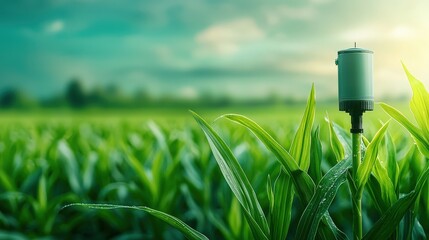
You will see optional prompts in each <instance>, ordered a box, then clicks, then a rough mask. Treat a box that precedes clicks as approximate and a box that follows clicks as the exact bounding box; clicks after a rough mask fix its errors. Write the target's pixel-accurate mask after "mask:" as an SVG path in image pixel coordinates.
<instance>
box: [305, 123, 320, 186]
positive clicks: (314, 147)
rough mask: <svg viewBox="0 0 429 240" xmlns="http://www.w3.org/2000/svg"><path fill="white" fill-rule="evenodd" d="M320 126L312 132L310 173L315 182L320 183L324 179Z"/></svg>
mask: <svg viewBox="0 0 429 240" xmlns="http://www.w3.org/2000/svg"><path fill="white" fill-rule="evenodd" d="M319 134H320V128H319V127H317V128H316V130H315V131H314V132H313V133H312V138H311V150H310V151H311V154H310V162H311V163H310V168H309V170H308V174H310V176H311V177H312V178H313V180H314V182H316V183H318V182H319V181H320V179H322V168H321V164H322V144H321V143H320V137H319Z"/></svg>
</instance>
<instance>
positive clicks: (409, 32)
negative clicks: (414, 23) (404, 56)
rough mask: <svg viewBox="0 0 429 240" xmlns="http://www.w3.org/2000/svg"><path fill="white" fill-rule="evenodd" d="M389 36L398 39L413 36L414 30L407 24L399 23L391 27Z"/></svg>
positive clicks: (414, 34)
mask: <svg viewBox="0 0 429 240" xmlns="http://www.w3.org/2000/svg"><path fill="white" fill-rule="evenodd" d="M391 36H392V37H393V38H395V39H398V40H404V39H410V38H413V37H415V36H416V32H415V31H414V30H413V29H412V28H410V27H408V26H404V25H400V26H396V27H394V28H393V30H392V32H391Z"/></svg>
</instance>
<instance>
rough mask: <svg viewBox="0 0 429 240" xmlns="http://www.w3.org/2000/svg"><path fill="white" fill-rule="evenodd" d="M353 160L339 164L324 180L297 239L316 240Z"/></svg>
mask: <svg viewBox="0 0 429 240" xmlns="http://www.w3.org/2000/svg"><path fill="white" fill-rule="evenodd" d="M351 165H352V161H351V158H348V159H345V160H343V161H340V162H338V163H337V164H336V165H335V166H334V167H333V168H331V169H330V170H329V171H328V172H327V173H326V174H325V175H324V176H323V178H322V180H321V181H320V183H319V185H318V186H317V188H316V192H315V193H314V195H313V198H312V199H311V201H310V203H309V204H308V205H307V207H306V208H305V210H304V213H303V214H302V216H301V219H300V220H299V224H298V229H297V234H296V236H295V237H296V239H314V237H315V236H316V232H317V228H318V225H319V222H320V219H321V218H322V217H323V215H324V214H325V213H326V211H328V208H329V206H330V205H331V203H332V201H333V200H334V197H335V195H336V192H337V190H338V188H339V187H340V186H341V184H343V183H344V182H345V181H346V179H347V170H348V169H349V168H350V167H351Z"/></svg>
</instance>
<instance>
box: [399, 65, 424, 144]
mask: <svg viewBox="0 0 429 240" xmlns="http://www.w3.org/2000/svg"><path fill="white" fill-rule="evenodd" d="M402 67H403V68H404V71H405V73H406V74H407V77H408V81H409V82H410V86H411V89H412V90H413V97H412V98H411V101H410V107H411V111H412V112H413V114H414V118H415V119H416V121H417V123H418V125H419V126H420V129H421V130H422V132H423V134H424V136H429V93H428V92H427V90H426V88H425V86H424V85H423V83H422V82H420V81H419V80H417V79H416V78H415V77H414V76H413V75H412V74H411V73H410V72H409V71H408V69H407V67H406V66H405V65H404V64H402Z"/></svg>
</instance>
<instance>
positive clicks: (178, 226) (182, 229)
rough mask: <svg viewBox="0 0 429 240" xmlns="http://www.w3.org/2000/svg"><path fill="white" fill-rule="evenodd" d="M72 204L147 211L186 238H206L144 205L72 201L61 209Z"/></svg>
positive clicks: (104, 208)
mask: <svg viewBox="0 0 429 240" xmlns="http://www.w3.org/2000/svg"><path fill="white" fill-rule="evenodd" d="M73 206H82V207H87V208H92V209H99V210H112V209H133V210H140V211H145V212H147V213H149V214H150V215H152V216H154V217H156V218H158V219H160V220H162V221H164V222H166V223H168V224H170V225H171V226H172V227H174V228H176V229H177V230H179V231H180V232H182V233H183V235H184V236H185V237H186V238H187V239H191V240H201V239H204V240H208V238H207V237H206V236H204V235H203V234H202V233H200V232H198V231H196V230H195V229H193V228H191V227H190V226H189V225H187V224H186V223H184V222H183V221H182V220H180V219H178V218H176V217H174V216H171V215H169V214H167V213H164V212H161V211H158V210H155V209H152V208H149V207H145V206H127V205H116V204H88V203H73V204H69V205H66V206H64V207H63V208H62V209H64V208H68V207H73Z"/></svg>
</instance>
